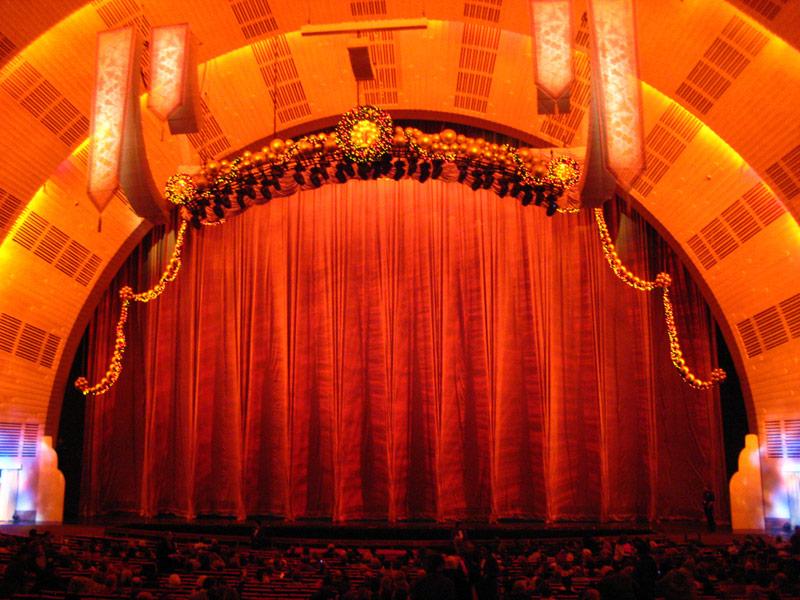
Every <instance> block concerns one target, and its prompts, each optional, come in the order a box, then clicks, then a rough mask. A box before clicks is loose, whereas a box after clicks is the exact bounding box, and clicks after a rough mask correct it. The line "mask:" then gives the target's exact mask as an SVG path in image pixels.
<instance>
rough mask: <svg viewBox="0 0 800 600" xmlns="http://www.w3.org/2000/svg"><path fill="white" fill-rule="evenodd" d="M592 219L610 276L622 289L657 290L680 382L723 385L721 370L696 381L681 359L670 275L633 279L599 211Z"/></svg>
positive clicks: (698, 386)
mask: <svg viewBox="0 0 800 600" xmlns="http://www.w3.org/2000/svg"><path fill="white" fill-rule="evenodd" d="M594 219H595V222H596V223H597V230H598V232H599V233H600V243H601V244H602V246H603V254H604V255H605V257H606V262H608V266H609V267H611V270H612V271H613V272H614V275H616V276H617V278H618V279H619V280H620V281H622V282H623V283H624V284H625V285H627V286H629V287H632V288H633V289H635V290H639V291H641V292H652V291H653V290H654V289H656V288H661V299H662V301H663V304H664V322H665V323H666V325H667V337H668V338H669V356H670V360H671V361H672V365H673V366H674V367H675V369H677V371H678V374H679V375H680V376H681V378H682V379H683V381H684V382H686V383H687V384H688V385H690V386H691V387H693V388H694V389H696V390H707V389H709V388H710V387H712V386H713V385H714V384H718V383H721V382H722V381H724V380H725V378H726V377H727V374H726V373H725V371H724V370H723V369H719V368H717V369H713V370H712V371H711V374H710V375H709V378H708V379H700V378H699V377H698V376H697V375H695V374H694V373H692V370H691V369H690V368H689V366H688V365H687V364H686V360H685V359H684V358H683V351H682V350H681V343H680V339H679V338H678V328H677V326H676V325H675V311H674V309H673V306H672V300H671V299H670V296H669V293H670V292H669V289H670V286H671V285H672V277H671V276H670V274H669V273H665V272H664V271H662V272H660V273H659V274H658V275H656V278H655V279H654V280H653V281H647V280H646V279H642V278H640V277H637V276H636V275H634V274H633V273H632V272H631V271H630V270H628V268H627V267H625V266H624V265H623V264H622V260H620V258H619V255H618V254H617V250H616V247H615V246H614V243H613V242H612V241H611V235H610V234H609V233H608V226H607V225H606V220H605V217H604V216H603V209H602V208H595V209H594Z"/></svg>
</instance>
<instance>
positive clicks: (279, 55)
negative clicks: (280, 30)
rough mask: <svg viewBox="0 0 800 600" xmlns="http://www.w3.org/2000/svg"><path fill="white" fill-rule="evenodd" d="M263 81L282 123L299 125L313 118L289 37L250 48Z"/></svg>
mask: <svg viewBox="0 0 800 600" xmlns="http://www.w3.org/2000/svg"><path fill="white" fill-rule="evenodd" d="M250 48H251V50H252V52H253V56H254V57H255V59H256V64H258V70H259V71H260V72H261V78H262V79H263V80H264V84H265V85H266V87H267V91H268V92H269V95H270V97H271V98H272V99H273V101H274V102H275V108H276V111H277V117H278V121H280V122H281V123H285V122H288V121H296V120H298V119H302V118H303V117H307V116H308V115H310V114H311V107H310V106H309V105H308V98H307V97H306V92H305V90H304V89H303V82H302V81H300V75H299V73H298V72H297V65H295V62H294V58H292V51H291V49H290V48H289V43H288V42H287V41H286V36H284V35H276V36H274V37H271V38H269V39H266V40H261V41H258V42H254V43H253V44H251V45H250Z"/></svg>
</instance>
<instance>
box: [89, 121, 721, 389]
mask: <svg viewBox="0 0 800 600" xmlns="http://www.w3.org/2000/svg"><path fill="white" fill-rule="evenodd" d="M333 163H335V167H333ZM445 166H448V167H449V168H450V170H451V171H452V172H455V171H457V173H458V175H457V180H458V181H459V182H460V183H467V184H469V185H470V186H471V187H472V189H473V190H477V189H479V188H483V189H485V190H493V191H495V192H496V193H497V195H498V196H500V197H504V196H506V195H510V196H512V197H514V198H519V199H520V200H521V203H522V204H523V205H528V204H531V203H532V202H535V203H536V205H544V206H545V207H546V209H547V214H548V216H550V215H553V214H555V213H556V212H559V213H566V214H575V213H578V212H580V207H579V206H575V205H565V206H560V205H559V204H558V201H559V199H562V198H563V197H564V195H565V193H566V192H567V191H568V190H570V189H571V188H573V187H574V186H575V185H576V184H577V183H578V181H579V180H580V175H581V168H580V165H579V164H578V162H577V161H575V160H574V159H573V158H571V157H569V156H565V155H562V156H556V157H551V158H550V160H543V159H542V158H541V157H540V156H538V155H537V153H536V152H535V151H534V150H533V149H532V148H514V147H513V146H510V145H508V144H500V145H498V144H494V143H489V142H487V141H485V140H483V139H481V138H477V139H473V138H469V137H467V136H464V135H462V134H457V133H456V132H455V131H453V130H452V129H445V130H443V131H442V132H441V133H438V134H436V133H435V134H428V133H423V132H422V131H420V130H419V129H416V128H414V127H406V128H405V129H404V128H402V127H397V128H395V130H394V135H393V136H392V119H391V117H390V116H389V114H388V113H386V112H384V111H382V110H380V109H378V108H376V107H374V106H359V107H357V108H355V109H353V110H351V111H349V112H347V113H345V114H344V115H342V118H341V119H340V121H339V124H338V125H337V128H336V131H335V132H334V134H333V135H328V134H325V133H318V134H314V135H308V136H304V137H302V138H300V139H298V140H297V141H296V142H295V141H292V140H281V139H274V140H272V142H270V144H269V146H265V147H264V148H262V149H261V151H260V152H250V151H245V152H244V153H242V155H241V156H240V157H237V158H235V159H233V160H232V161H230V162H229V161H227V160H221V161H219V162H216V161H211V162H209V163H208V164H206V165H204V166H203V168H202V172H201V174H200V175H199V176H196V177H192V176H190V175H186V174H178V175H173V176H172V177H170V178H169V179H168V180H167V183H166V186H165V194H166V197H167V199H168V200H169V201H170V202H171V203H172V204H173V205H175V206H176V207H179V210H180V211H181V223H180V226H179V228H178V233H177V236H176V238H175V248H174V249H173V252H172V257H171V258H170V261H169V263H168V264H167V267H166V269H165V270H164V272H163V273H162V275H161V277H160V279H159V281H158V283H156V284H155V285H154V286H153V287H152V288H151V289H149V290H145V291H143V292H139V293H134V291H133V290H132V289H131V288H130V287H129V286H124V287H123V288H122V289H120V291H119V296H120V299H121V300H122V305H121V307H120V315H119V319H118V321H117V325H116V329H115V333H116V342H115V344H114V352H113V355H112V357H111V362H110V365H109V367H108V369H107V371H106V373H105V376H104V377H102V378H101V379H100V381H99V382H98V383H96V384H95V385H90V384H89V382H88V380H87V379H86V378H85V377H79V378H78V379H77V380H76V381H75V387H76V388H78V389H79V390H81V391H82V392H83V393H84V395H100V394H104V393H106V392H107V391H108V390H109V389H111V387H112V386H113V385H114V384H115V383H116V381H117V380H118V379H119V376H120V373H121V372H122V360H123V357H124V354H125V348H126V346H127V340H126V336H125V324H126V322H127V320H128V308H129V304H130V302H131V301H135V302H143V303H146V302H150V301H151V300H155V299H157V298H158V297H159V296H160V295H161V294H162V293H163V292H164V290H165V289H166V286H167V284H168V283H170V282H172V281H174V280H175V278H176V277H177V276H178V272H179V271H180V268H181V253H182V251H183V246H184V242H185V236H186V231H187V225H188V224H189V223H190V222H191V224H192V225H194V226H195V227H198V228H200V227H202V226H203V225H222V224H223V223H225V221H226V217H227V216H228V215H229V214H230V213H231V211H235V210H236V209H237V208H238V210H244V209H245V208H247V207H248V206H249V205H251V204H262V203H264V202H267V201H269V200H270V199H271V198H272V194H273V191H274V192H280V191H281V190H282V188H283V186H284V185H291V183H292V181H291V180H294V181H293V183H294V184H296V187H297V188H302V187H309V182H310V185H311V186H313V187H319V186H321V185H322V183H323V182H325V181H328V180H329V179H330V177H331V172H330V170H331V169H332V168H334V169H335V172H334V176H335V178H336V179H337V180H338V181H339V182H341V183H345V182H346V181H347V180H348V179H350V178H353V177H355V176H356V174H358V176H359V177H360V178H361V179H369V178H373V179H377V178H379V177H388V176H391V177H393V178H394V179H395V180H399V179H402V178H403V177H411V176H413V175H415V174H416V175H417V179H419V181H421V182H424V181H425V180H427V179H428V178H433V179H436V178H438V177H439V176H440V175H442V173H443V170H444V168H445ZM453 167H455V168H453ZM288 173H291V179H290V180H289V181H286V179H287V178H288V177H289V175H288ZM305 173H308V174H309V179H308V180H307V179H306V176H305ZM256 187H258V191H256ZM291 191H293V190H290V191H289V193H291ZM232 198H234V199H235V202H236V205H237V206H236V208H234V205H233V201H232ZM595 219H596V221H597V227H598V230H599V231H600V239H601V242H602V245H603V252H604V254H605V256H606V260H607V261H608V264H609V265H610V267H611V269H612V271H614V274H615V275H616V276H617V277H619V278H620V279H621V280H622V281H623V282H625V283H626V284H627V285H629V286H631V287H633V288H635V289H638V290H642V291H652V290H653V289H655V288H656V287H660V288H661V289H662V292H663V296H662V297H663V301H664V318H665V321H666V324H667V334H668V336H669V340H670V356H671V358H672V364H673V365H674V366H675V368H676V369H677V370H678V372H679V373H680V374H681V377H683V379H684V381H685V382H686V383H688V384H689V385H690V386H692V387H693V388H696V389H707V388H709V387H711V386H712V385H714V384H715V383H718V382H720V381H723V380H724V379H725V377H726V375H725V371H723V370H722V369H714V370H713V371H712V372H711V376H710V380H709V381H703V380H701V379H699V378H697V377H696V376H695V375H694V374H692V373H691V371H690V370H689V368H688V367H687V366H686V363H685V361H684V359H683V356H682V353H681V349H680V342H679V339H678V333H677V329H676V327H675V317H674V313H673V308H672V303H671V301H670V298H669V286H670V284H671V279H670V276H669V275H668V274H667V273H659V274H658V277H656V279H655V281H645V280H642V279H640V278H638V277H635V276H634V275H633V274H632V273H631V272H630V271H628V270H627V269H626V268H625V267H623V266H622V262H621V261H620V259H619V256H618V255H617V253H616V250H615V248H614V244H613V243H612V242H611V237H610V236H609V234H608V228H607V227H606V223H605V220H604V219H603V212H602V210H601V209H595Z"/></svg>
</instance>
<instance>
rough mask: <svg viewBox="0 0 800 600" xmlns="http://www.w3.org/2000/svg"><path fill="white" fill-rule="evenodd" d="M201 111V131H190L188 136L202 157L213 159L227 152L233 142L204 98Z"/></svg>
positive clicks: (201, 100) (201, 102) (201, 101)
mask: <svg viewBox="0 0 800 600" xmlns="http://www.w3.org/2000/svg"><path fill="white" fill-rule="evenodd" d="M200 112H201V114H202V117H201V126H200V131H198V132H197V133H189V134H187V136H186V137H188V138H189V141H190V142H191V144H192V146H194V148H195V150H197V153H198V154H199V155H200V158H202V159H203V160H211V159H212V158H214V157H215V156H218V155H220V154H223V153H224V152H227V151H228V150H229V149H230V147H231V143H230V142H229V141H228V138H227V136H226V135H225V132H223V131H222V127H220V125H219V122H218V121H217V119H216V117H214V115H213V114H212V113H211V110H210V109H209V108H208V104H206V101H205V100H204V99H202V98H201V99H200Z"/></svg>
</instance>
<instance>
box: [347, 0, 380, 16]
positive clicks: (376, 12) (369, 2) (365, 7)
mask: <svg viewBox="0 0 800 600" xmlns="http://www.w3.org/2000/svg"><path fill="white" fill-rule="evenodd" d="M350 14H351V15H352V16H354V17H356V18H361V17H366V18H371V17H379V16H383V15H385V14H386V2H385V0H353V1H351V2H350Z"/></svg>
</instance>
